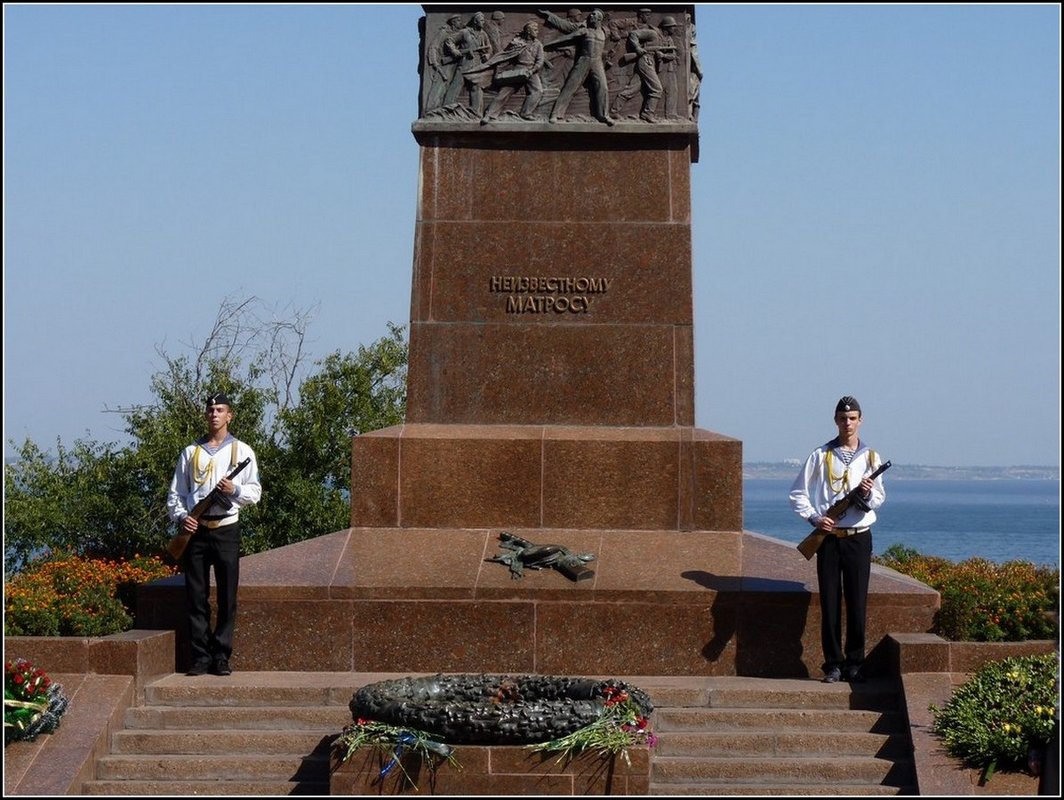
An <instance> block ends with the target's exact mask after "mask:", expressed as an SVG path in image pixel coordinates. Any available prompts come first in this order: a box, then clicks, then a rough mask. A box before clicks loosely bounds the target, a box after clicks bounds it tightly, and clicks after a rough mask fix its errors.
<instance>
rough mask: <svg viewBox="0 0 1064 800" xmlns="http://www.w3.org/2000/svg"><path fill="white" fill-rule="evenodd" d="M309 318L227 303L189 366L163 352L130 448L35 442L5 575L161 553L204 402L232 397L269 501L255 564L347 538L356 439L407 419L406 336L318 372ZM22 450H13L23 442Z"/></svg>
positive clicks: (248, 548)
mask: <svg viewBox="0 0 1064 800" xmlns="http://www.w3.org/2000/svg"><path fill="white" fill-rule="evenodd" d="M309 316H310V315H309V313H308V312H305V311H288V312H286V316H282V317H280V318H278V317H277V315H276V314H274V315H273V316H268V315H267V314H266V309H264V306H263V305H262V303H261V302H260V301H259V300H257V299H256V298H248V299H244V300H228V299H227V300H225V301H223V303H222V304H221V307H220V308H219V312H218V316H217V319H216V321H215V323H214V326H213V328H212V330H211V331H210V332H209V333H208V334H207V336H206V337H205V338H204V340H203V342H201V343H199V344H198V345H189V349H190V350H191V355H190V354H183V355H178V356H172V355H170V354H168V353H167V352H166V351H164V350H162V349H159V354H160V356H161V358H162V359H163V361H164V366H163V368H162V369H161V370H160V371H158V372H156V373H155V374H154V375H153V376H152V377H151V379H150V385H151V391H152V395H153V397H154V400H153V402H151V403H149V404H146V405H143V406H131V407H128V408H121V409H116V410H115V411H116V412H117V413H120V414H121V415H122V416H123V418H124V419H125V423H126V427H125V429H126V432H127V433H128V434H129V435H130V437H131V439H132V444H130V445H128V446H126V447H118V446H117V445H114V444H101V443H98V442H94V441H86V440H78V441H76V442H75V443H74V445H73V446H72V447H71V448H69V449H67V448H65V447H64V446H63V444H62V442H61V441H57V443H56V453H55V455H54V456H53V455H50V454H48V453H46V452H45V451H43V450H42V449H41V448H40V447H39V446H38V445H37V444H35V443H34V442H32V441H30V440H28V439H27V440H26V442H24V443H23V444H22V446H21V447H16V448H15V449H16V453H17V456H18V457H17V459H16V461H15V462H13V463H11V464H7V465H5V467H4V493H5V498H4V503H5V509H4V512H5V514H4V516H5V519H4V555H5V575H6V574H7V573H8V572H9V571H17V570H18V569H19V568H20V567H21V566H22V565H24V564H25V563H27V562H28V561H29V560H31V559H32V558H34V557H35V556H37V555H38V554H40V553H42V552H46V551H49V550H64V551H68V552H73V553H77V554H79V555H84V556H90V557H95V556H103V557H109V558H128V557H132V556H133V555H136V554H142V555H146V554H155V553H158V552H160V551H161V549H162V546H163V544H165V542H166V541H167V539H168V537H169V536H170V534H171V533H172V524H171V523H170V521H169V520H168V519H167V517H166V493H167V490H168V488H169V485H170V479H171V477H172V475H173V469H174V464H175V463H176V462H177V456H178V454H179V453H180V451H181V448H183V447H184V446H185V445H187V444H188V443H189V442H192V441H194V440H195V439H197V438H198V437H200V436H202V435H203V433H204V431H205V423H204V417H203V400H204V398H205V397H206V396H207V394H208V393H210V392H212V391H219V390H220V391H225V392H226V393H227V394H228V395H229V397H230V398H232V402H233V412H234V419H233V424H232V431H233V433H234V434H235V435H236V436H238V437H239V438H241V439H243V440H244V441H246V442H247V443H248V444H250V445H251V446H252V447H253V448H254V449H255V452H256V454H257V455H258V459H259V470H260V477H261V480H262V483H263V497H262V500H261V501H260V502H259V503H258V504H256V505H254V506H251V507H250V508H248V509H246V510H245V511H244V512H243V513H242V514H241V523H242V528H243V534H244V535H243V550H244V553H245V554H248V553H255V552H260V551H262V550H268V549H272V548H275V547H280V546H282V545H285V544H290V543H293V542H297V541H301V540H303V539H308V538H311V537H314V536H319V535H322V534H325V533H330V532H332V531H335V530H339V529H342V528H345V527H347V525H348V519H349V497H350V458H351V445H350V441H351V436H352V435H354V434H355V433H357V432H360V431H368V430H375V429H378V428H381V427H386V426H389V425H394V424H398V423H399V422H401V421H402V419H403V417H404V415H405V406H406V360H407V347H406V342H405V339H404V335H403V334H404V331H403V328H402V327H401V326H396V325H393V324H389V326H388V327H389V331H388V334H387V335H386V336H384V337H382V338H381V339H379V340H378V341H376V342H374V343H373V344H371V345H369V346H363V347H360V348H359V349H358V352H357V353H356V354H351V353H347V354H342V353H340V352H335V353H332V354H331V355H329V356H327V357H326V358H325V359H323V360H321V361H318V362H315V363H314V366H316V367H318V368H319V370H318V371H317V372H311V374H309V375H307V376H306V377H304V378H303V379H302V380H301V382H299V383H298V385H297V377H298V376H299V375H301V374H302V373H303V372H304V371H307V370H306V364H305V362H306V354H305V351H304V343H305V337H306V330H307V327H308V324H309ZM12 444H14V443H12Z"/></svg>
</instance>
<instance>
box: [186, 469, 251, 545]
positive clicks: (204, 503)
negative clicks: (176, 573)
mask: <svg viewBox="0 0 1064 800" xmlns="http://www.w3.org/2000/svg"><path fill="white" fill-rule="evenodd" d="M250 463H251V459H250V458H245V459H244V460H243V461H241V462H240V463H239V464H237V465H236V466H235V467H233V470H232V472H230V473H229V474H228V475H226V476H225V477H226V479H227V480H232V479H233V478H235V477H236V476H237V475H239V474H240V471H241V470H242V469H244V467H246V466H247V465H248V464H250ZM219 483H220V481H219ZM220 500H222V491H221V489H219V488H218V487H217V486H215V487H214V488H213V489H211V491H210V492H209V493H208V494H207V496H206V497H204V498H203V499H202V500H200V501H199V502H198V503H196V505H195V506H193V507H192V510H191V511H190V512H189V514H188V515H189V516H190V517H192V519H194V520H196V521H197V522H199V518H200V517H201V516H203V515H204V514H206V513H207V509H208V508H210V507H211V506H213V505H214V504H215V503H217V502H219V501H220ZM182 522H183V520H182ZM193 533H195V531H192V533H189V532H188V531H185V530H182V531H180V532H178V533H177V534H176V535H175V536H174V537H173V538H171V539H170V541H169V542H167V544H166V552H167V553H169V554H170V556H171V557H172V558H173V559H174V561H180V560H181V556H183V555H184V554H185V548H186V547H188V541H189V539H191V538H192V534H193Z"/></svg>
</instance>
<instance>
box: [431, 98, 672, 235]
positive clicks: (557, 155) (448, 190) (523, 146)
mask: <svg viewBox="0 0 1064 800" xmlns="http://www.w3.org/2000/svg"><path fill="white" fill-rule="evenodd" d="M579 102H580V101H579V99H577V100H576V101H575V102H574V104H573V108H572V111H573V112H574V113H579V112H577V111H576V107H577V105H578V104H579ZM585 105H586V101H585ZM514 141H515V139H514V137H512V136H510V137H506V136H496V137H493V136H491V135H481V136H477V137H475V138H474V137H468V136H462V135H454V136H439V137H431V140H429V137H422V141H421V148H420V151H421V180H420V182H419V185H420V195H419V204H418V219H419V220H469V219H479V220H494V221H497V222H499V223H507V224H511V225H512V224H513V222H514V221H521V222H522V223H526V222H541V221H553V222H567V223H579V222H631V221H646V220H650V221H677V220H680V221H689V217H690V212H689V202H690V201H689V197H690V175H689V173H690V167H689V164H690V162H691V157H692V156H691V150H690V144H689V141H688V140H687V138H686V137H683V136H660V137H655V136H645V137H620V136H618V137H615V138H614V139H613V140H612V141H611V142H610V143H609V146H602V145H601V144H594V143H588V141H587V140H586V139H585V140H583V141H580V140H578V139H576V138H574V137H567V136H551V135H543V136H538V137H535V138H523V139H520V140H519V144H520V146H519V148H518V147H514ZM674 157H675V160H676V161H680V162H683V163H684V165H685V166H687V169H686V170H681V169H678V168H676V167H675V166H674V164H673V158H674ZM589 193H593V194H594V196H595V202H588V195H589ZM685 198H686V199H687V202H686V203H685V202H684V199H685Z"/></svg>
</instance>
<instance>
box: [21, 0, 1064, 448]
mask: <svg viewBox="0 0 1064 800" xmlns="http://www.w3.org/2000/svg"><path fill="white" fill-rule="evenodd" d="M494 7H495V6H492V8H494ZM695 9H696V11H695V15H696V23H697V28H698V45H699V53H700V57H701V62H702V67H703V70H704V73H705V77H704V79H703V83H702V109H701V115H700V118H699V150H700V155H699V160H698V162H697V163H695V164H692V166H691V191H692V242H693V264H692V270H693V284H694V298H693V302H694V325H695V403H696V408H695V423H696V425H697V426H698V427H700V428H705V429H708V430H711V431H715V432H717V433H721V434H725V435H727V436H732V437H735V438H737V439H740V440H742V442H743V458H744V461H747V462H756V461H782V460H785V459H797V458H804V457H805V456H806V455H808V453H809V452H810V451H811V450H812V449H813V448H814V447H815V446H817V445H818V444H820V443H821V442H824V441H826V440H827V439H829V438H831V436H832V435H834V432H835V428H834V424H833V422H832V414H833V411H834V407H835V402H836V400H837V399H838V398H839V397H840V396H841V395H844V394H852V395H855V396H856V397H857V398H858V399H859V400H860V402H861V405H862V408H863V410H864V419H865V422H864V425H863V428H862V436H863V438H864V439H865V440H866V441H867V442H868V443H869V444H871V445H872V446H873V447H875V448H876V449H877V450H878V451H879V452H880V453H882V454H883V456H884V458H889V459H891V460H892V461H893V462H894V463H896V464H900V463H909V464H924V465H941V466H1012V465H1045V466H1059V464H1060V412H1061V406H1060V366H1059V365H1060V330H1061V329H1060V268H1061V252H1060V175H1061V169H1060V168H1061V164H1060V152H1061V150H1060V67H1061V63H1060V9H1059V7H1058V6H1057V5H1056V4H1028V5H1024V4H1010V5H1007V6H1006V5H982V4H973V5H922V4H915V5H875V4H872V5H848V4H839V5H833V4H820V5H798V4H785V5H747V4H743V5H703V4H699V5H696V6H695ZM3 14H4V19H3V22H4V31H3V37H4V55H3V59H4V64H3V66H4V77H3V90H4V100H3V103H4V152H3V161H4V163H3V167H4V180H3V182H4V220H3V225H4V231H3V232H4V251H3V253H4V256H3V258H4V266H3V281H4V298H3V307H4V322H3V325H4V332H3V333H4V342H3V371H4V375H3V378H4V402H3V412H4V413H3V435H4V441H5V456H10V455H11V454H12V452H13V449H12V446H11V442H12V441H13V442H15V443H21V442H22V441H24V440H25V439H27V438H29V439H31V440H33V441H34V442H36V443H37V444H39V445H40V446H42V447H44V448H45V449H49V448H52V447H54V444H55V442H56V440H57V439H59V440H61V441H62V443H63V445H64V446H70V445H71V444H73V442H74V441H75V440H76V439H90V440H93V441H98V442H115V443H119V444H122V443H126V442H127V441H128V437H127V436H126V434H125V433H124V431H123V420H122V417H121V415H120V414H118V413H116V412H115V409H118V408H122V407H129V406H132V405H136V404H141V403H147V402H150V401H151V400H152V397H153V396H152V393H151V385H150V379H151V375H152V374H153V373H155V372H157V371H158V370H159V369H160V368H161V367H162V366H163V364H164V362H163V361H162V359H161V356H160V350H163V351H165V352H167V353H170V354H173V355H176V354H181V353H183V352H187V348H188V347H189V345H190V343H192V342H201V341H202V340H203V338H204V337H205V336H206V334H207V332H208V331H209V329H210V326H211V325H212V324H213V323H214V320H215V317H216V316H217V314H218V310H219V307H220V303H221V302H222V300H223V299H225V298H242V297H250V296H255V297H257V298H259V299H260V300H261V301H262V302H263V303H264V304H266V305H268V306H271V307H274V308H276V309H278V310H279V312H280V313H281V315H282V316H283V314H284V312H285V310H286V309H304V310H306V309H311V310H312V314H313V316H312V319H311V323H310V328H309V332H308V342H307V344H308V349H309V354H310V356H311V357H312V358H323V357H325V356H326V355H328V354H330V353H332V352H335V351H341V352H354V351H357V349H358V347H359V346H360V345H363V344H369V343H371V342H373V341H375V340H377V339H379V338H380V337H382V336H384V335H386V333H387V325H388V323H389V322H394V323H397V324H402V325H405V324H407V323H408V322H409V317H410V289H411V267H412V263H413V234H414V223H415V213H416V200H417V188H418V174H417V167H418V147H417V143H416V142H415V141H414V138H413V135H412V133H411V124H412V123H413V122H414V120H415V118H416V116H417V93H418V75H417V60H418V19H419V18H420V17H421V16H422V14H423V9H422V8H421V6H420V5H413V4H390V5H346V4H332V5H302V4H300V5H254V4H242V5H196V4H191V5H151V4H146V5H137V4H125V5H77V4H74V5H43V4H42V5H36V4H27V5H20V4H5V5H4V9H3ZM544 38H549V37H548V36H547V35H546V32H544Z"/></svg>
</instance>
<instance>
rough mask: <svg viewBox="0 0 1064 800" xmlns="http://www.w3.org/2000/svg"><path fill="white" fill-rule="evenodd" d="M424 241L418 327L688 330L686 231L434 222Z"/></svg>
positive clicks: (655, 226) (654, 226) (650, 226)
mask: <svg viewBox="0 0 1064 800" xmlns="http://www.w3.org/2000/svg"><path fill="white" fill-rule="evenodd" d="M418 235H419V239H418V251H417V254H418V258H419V259H420V260H421V261H422V264H420V265H419V268H418V269H416V270H415V273H414V277H415V280H416V281H417V284H416V285H415V286H414V287H413V293H414V295H416V297H417V303H416V305H415V307H414V311H415V314H413V315H412V317H411V320H412V321H414V322H438V323H464V324H476V323H486V322H493V323H511V324H521V323H529V322H535V323H537V324H549V323H571V324H576V325H603V324H637V323H643V324H657V325H661V324H665V325H674V326H683V327H688V328H689V327H690V326H691V324H692V319H693V310H692V300H691V237H690V226H689V225H686V224H678V223H643V222H635V223H623V224H619V223H594V224H589V223H571V222H565V223H559V222H529V223H525V224H522V225H519V226H507V225H499V224H498V223H494V222H471V221H436V222H426V223H422V224H421V225H419V234H418ZM470 243H473V244H470ZM437 253H439V256H437ZM456 253H459V254H461V256H462V257H461V258H458V259H456V258H455V254H456ZM437 262H440V264H442V265H445V268H444V267H441V266H440V265H438V263H437ZM528 297H533V298H538V297H544V298H546V297H550V298H553V302H551V303H549V304H547V303H546V302H544V303H543V304H539V303H534V304H529V303H527V302H519V301H524V300H525V298H528Z"/></svg>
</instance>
